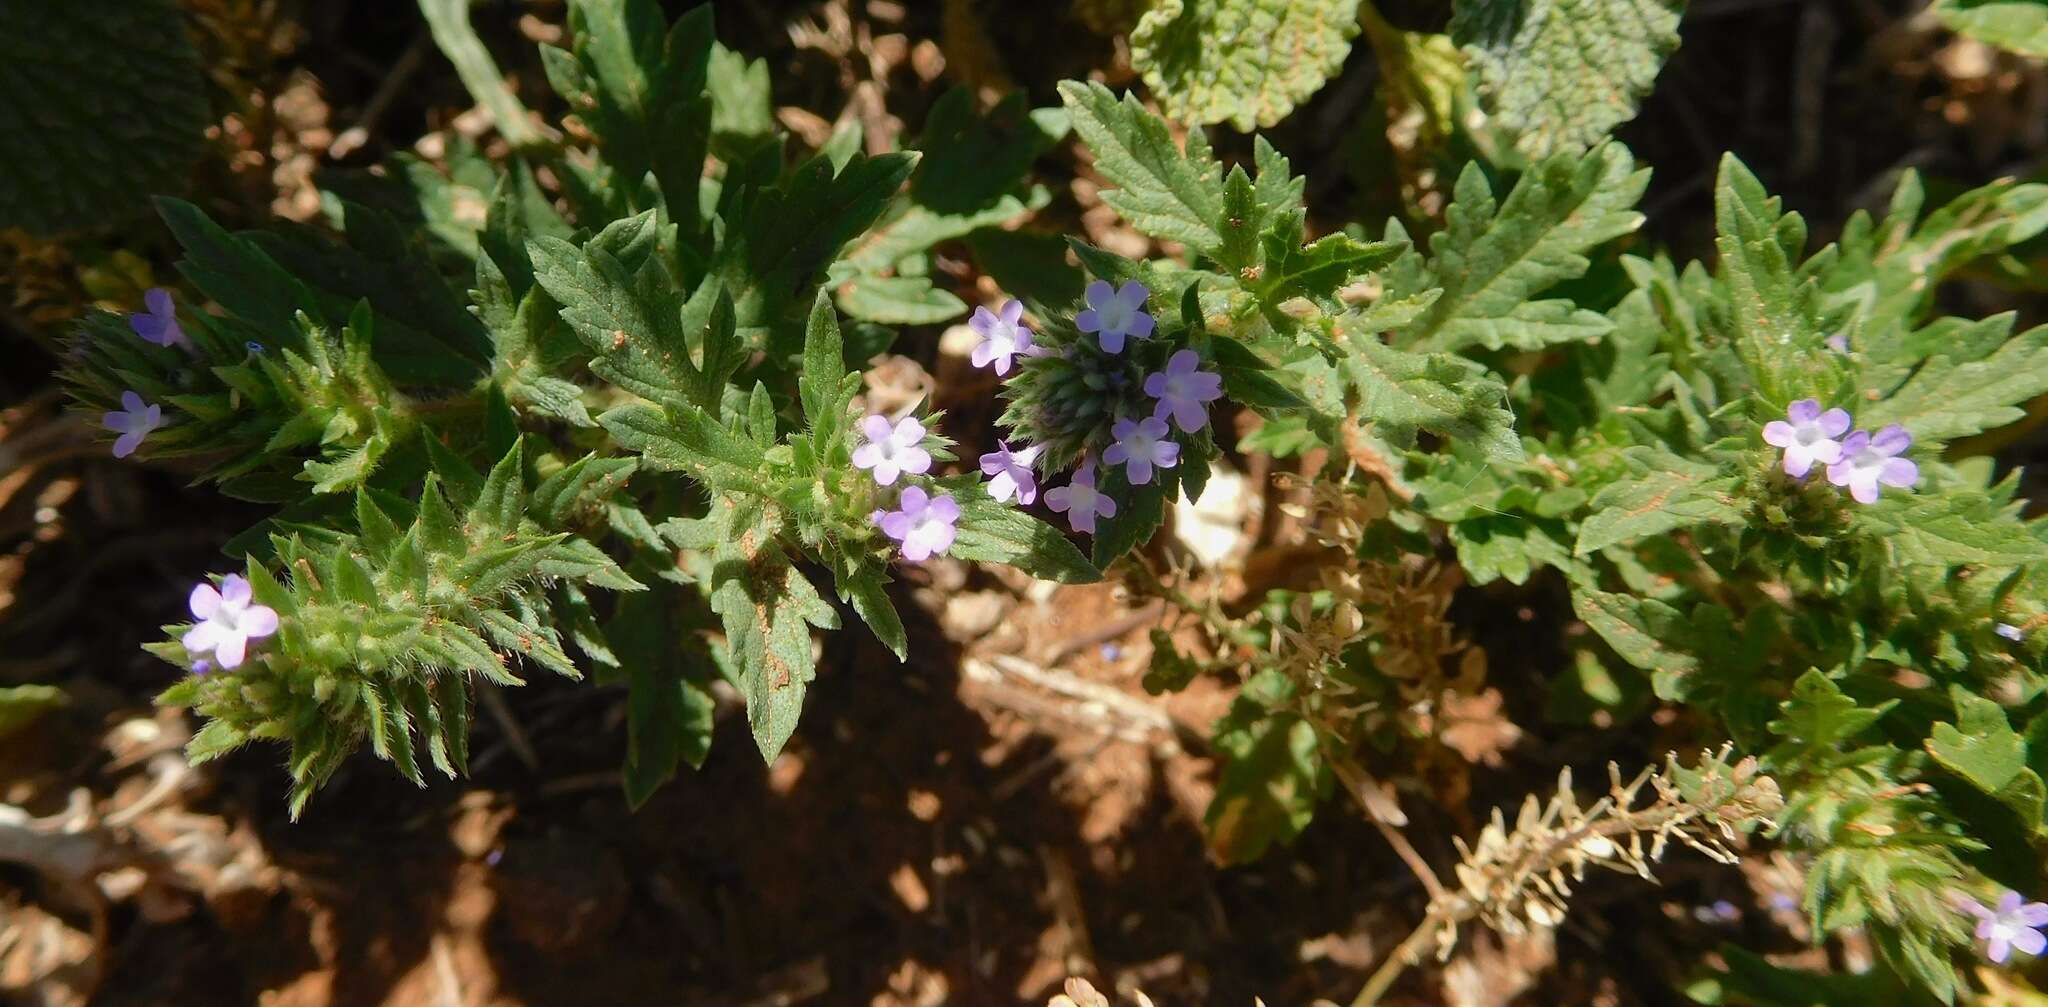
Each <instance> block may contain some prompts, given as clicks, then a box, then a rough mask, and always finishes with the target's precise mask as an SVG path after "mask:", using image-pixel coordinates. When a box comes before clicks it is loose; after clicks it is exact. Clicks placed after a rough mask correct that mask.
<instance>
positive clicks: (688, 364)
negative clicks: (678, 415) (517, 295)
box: [527, 211, 747, 413]
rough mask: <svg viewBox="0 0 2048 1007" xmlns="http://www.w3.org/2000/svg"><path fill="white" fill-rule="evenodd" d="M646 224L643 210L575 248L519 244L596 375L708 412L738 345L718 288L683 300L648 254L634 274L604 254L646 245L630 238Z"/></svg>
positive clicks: (648, 227)
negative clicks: (589, 357) (687, 402)
mask: <svg viewBox="0 0 2048 1007" xmlns="http://www.w3.org/2000/svg"><path fill="white" fill-rule="evenodd" d="M655 226H656V218H655V215H654V214H653V213H652V212H651V211H650V212H648V213H644V214H641V215H639V216H637V217H633V218H630V219H629V220H626V221H619V222H616V223H614V224H613V225H612V226H611V227H608V228H607V229H606V232H605V233H604V234H600V235H599V236H598V237H596V238H593V239H591V240H590V241H589V242H588V243H586V244H585V245H584V246H583V247H582V248H580V249H579V248H577V247H576V246H574V245H572V244H570V243H569V242H567V241H563V240H562V239H560V238H551V237H542V238H537V239H535V240H534V241H533V242H531V243H529V244H528V245H527V250H528V252H529V253H530V254H531V255H532V258H533V268H534V279H535V280H536V281H537V282H538V283H539V284H540V285H541V287H542V289H544V290H546V291H547V292H548V296H550V297H552V298H554V299H555V300H556V301H557V302H559V303H560V304H561V305H562V306H563V307H562V309H561V317H562V320H563V321H565V322H568V323H569V326H570V327H571V328H572V329H574V330H575V332H576V335H577V336H578V337H579V338H581V339H582V340H583V344H584V346H585V347H587V348H588V349H589V351H590V352H591V354H592V355H593V359H592V361H591V370H593V371H595V372H596V373H597V375H598V376H599V377H602V378H604V379H606V380H607V381H611V382H613V383H615V384H618V385H620V386H621V387H623V388H625V389H626V390H628V391H631V392H633V393H634V394H636V395H640V396H643V397H646V398H652V399H662V398H670V397H674V396H677V395H682V396H687V397H688V398H689V399H690V401H692V402H695V403H696V404H697V405H698V406H699V407H700V408H703V409H707V410H711V411H713V412H714V413H715V412H716V411H717V410H718V406H719V401H720V396H721V395H722V394H723V391H724V388H725V384H726V381H727V380H729V379H730V378H731V376H732V374H733V372H735V371H737V370H738V369H739V367H740V365H741V364H742V363H744V362H745V360H746V356H747V348H746V347H745V345H744V344H743V343H742V342H741V340H740V339H739V338H738V335H737V334H736V332H735V329H734V317H733V308H732V305H731V303H730V301H729V300H728V299H727V298H726V296H725V293H724V292H723V291H722V290H719V289H717V287H716V286H715V285H711V286H707V287H704V288H701V289H700V290H699V291H698V293H697V294H696V295H695V296H693V297H692V298H691V299H690V301H689V302H688V303H685V302H684V300H683V298H682V296H681V292H680V291H679V290H677V288H676V285H675V281H674V279H673V278H672V277H670V276H669V275H668V272H667V271H666V270H665V269H663V268H662V266H661V264H660V263H659V261H657V260H656V259H654V258H652V257H650V258H648V259H647V260H646V261H644V262H642V263H641V264H640V265H639V266H638V268H637V269H633V268H629V266H628V264H627V262H626V261H625V260H624V259H622V258H621V257H619V256H618V255H615V254H614V252H613V251H612V248H620V247H622V246H623V245H624V244H625V243H628V242H630V243H633V244H637V243H638V242H640V241H642V240H646V239H643V238H641V237H637V235H651V234H652V232H653V230H654V228H655ZM607 245H609V246H611V248H607V247H606V246H607Z"/></svg>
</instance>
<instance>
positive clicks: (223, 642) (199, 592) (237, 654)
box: [180, 573, 277, 674]
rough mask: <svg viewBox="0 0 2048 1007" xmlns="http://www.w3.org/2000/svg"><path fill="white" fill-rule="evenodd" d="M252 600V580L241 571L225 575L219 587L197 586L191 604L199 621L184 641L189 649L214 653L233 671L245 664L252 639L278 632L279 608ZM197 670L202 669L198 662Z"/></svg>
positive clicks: (194, 667) (224, 666)
mask: <svg viewBox="0 0 2048 1007" xmlns="http://www.w3.org/2000/svg"><path fill="white" fill-rule="evenodd" d="M252 600H253V595H252V594H251V592H250V590H249V582H248V581H247V580H245V579H243V577H242V575H241V574H237V573H231V574H228V575H227V576H226V577H222V578H221V581H220V590H218V591H216V590H214V588H213V585H212V584H204V583H202V584H200V585H199V586H197V587H195V588H193V589H192V597H191V599H190V600H189V601H188V604H190V605H191V606H192V617H193V618H195V619H197V620H199V622H198V623H197V624H196V625H194V626H193V627H192V628H191V629H189V630H186V631H185V637H184V639H183V640H182V641H180V642H182V643H184V645H185V651H186V652H187V653H189V654H192V655H193V656H195V657H196V656H198V655H200V654H206V653H211V654H212V655H213V660H214V661H215V662H217V663H219V665H220V666H221V667H223V668H226V669H228V670H230V671H233V670H234V669H236V668H239V667H241V666H242V657H243V655H244V654H245V653H247V652H248V649H249V641H251V640H257V639H261V638H263V637H266V636H269V635H270V634H272V633H275V632H277V611H276V610H275V609H272V608H270V607H269V606H267V605H252V604H250V602H251V601H252ZM193 670H194V671H198V670H199V668H198V665H197V664H195V665H194V666H193ZM202 674H203V672H202Z"/></svg>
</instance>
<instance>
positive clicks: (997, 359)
mask: <svg viewBox="0 0 2048 1007" xmlns="http://www.w3.org/2000/svg"><path fill="white" fill-rule="evenodd" d="M1023 317H1024V304H1023V302H1022V301H1018V300H1014V299H1013V300H1010V301H1007V302H1005V303H1004V304H1003V307H1002V310H1001V312H1000V313H997V312H993V311H990V310H988V309H987V308H975V309H974V317H972V318H969V319H968V320H967V327H968V328H970V329H973V330H974V331H975V332H977V333H979V334H980V335H981V342H979V343H977V344H975V347H974V349H973V351H972V352H970V353H969V354H968V356H967V359H968V362H969V363H972V364H973V365H974V366H976V367H991V366H992V367H994V368H995V372H996V374H997V376H1001V375H1004V374H1008V373H1010V365H1011V363H1012V362H1013V361H1014V360H1015V359H1016V358H1017V356H1018V355H1020V354H1023V355H1029V354H1030V353H1032V352H1033V350H1034V349H1035V347H1034V346H1033V345H1032V342H1031V330H1030V329H1027V328H1025V327H1024V325H1023V322H1022V321H1021V319H1022V318H1023Z"/></svg>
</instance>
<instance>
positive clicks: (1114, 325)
mask: <svg viewBox="0 0 2048 1007" xmlns="http://www.w3.org/2000/svg"><path fill="white" fill-rule="evenodd" d="M1085 295H1086V297H1087V300H1088V306H1087V307H1085V308H1083V309H1081V311H1080V313H1079V314H1076V315H1075V316H1074V327H1075V328H1077V329H1080V330H1081V331H1082V332H1093V333H1095V338H1096V339H1098V340H1100V341H1101V343H1102V351H1103V352H1104V353H1122V352H1123V351H1124V339H1125V338H1126V337H1128V338H1131V339H1144V338H1146V337H1148V336H1150V335H1151V334H1152V315H1151V314H1150V313H1149V312H1147V311H1146V310H1145V299H1146V298H1147V297H1150V296H1151V295H1152V292H1151V291H1150V290H1147V289H1145V285H1144V284H1142V283H1139V282H1138V281H1136V280H1128V281H1125V283H1124V285H1123V286H1122V287H1114V288H1113V287H1111V286H1110V285H1109V284H1108V283H1106V282H1104V281H1102V280H1096V281H1095V282H1093V283H1090V284H1089V285H1088V289H1087V291H1086V292H1085Z"/></svg>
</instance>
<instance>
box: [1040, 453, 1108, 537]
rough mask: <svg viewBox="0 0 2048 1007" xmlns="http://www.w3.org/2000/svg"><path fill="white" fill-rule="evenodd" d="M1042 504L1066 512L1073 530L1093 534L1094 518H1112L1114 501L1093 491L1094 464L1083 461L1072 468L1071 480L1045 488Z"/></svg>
mask: <svg viewBox="0 0 2048 1007" xmlns="http://www.w3.org/2000/svg"><path fill="white" fill-rule="evenodd" d="M1045 505H1046V506H1047V507H1051V508H1052V509H1053V510H1055V511H1060V512H1063V513H1065V514H1066V515H1067V523H1068V524H1069V525H1071V526H1073V529H1074V530H1075V531H1085V532H1087V533H1088V534H1090V535H1093V534H1095V519H1096V518H1097V517H1098V516H1099V517H1115V516H1116V501H1114V500H1111V499H1110V498H1109V497H1107V496H1104V495H1103V494H1101V493H1098V492H1096V490H1095V463H1094V462H1092V461H1091V462H1084V463H1082V465H1081V467H1080V468H1078V469H1075V470H1074V481H1073V482H1071V483H1068V484H1067V485H1065V486H1058V487H1054V488H1053V489H1049V490H1046V491H1045Z"/></svg>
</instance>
